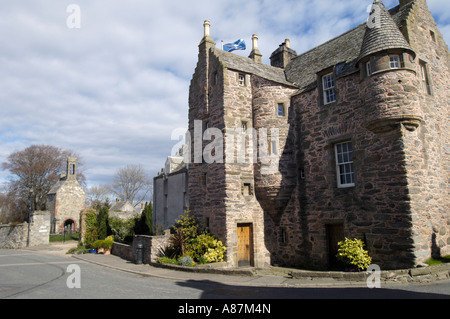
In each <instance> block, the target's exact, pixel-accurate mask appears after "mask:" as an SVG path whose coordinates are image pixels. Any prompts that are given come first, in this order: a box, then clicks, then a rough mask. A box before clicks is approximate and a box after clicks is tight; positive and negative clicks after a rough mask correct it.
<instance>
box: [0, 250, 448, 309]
mask: <svg viewBox="0 0 450 319" xmlns="http://www.w3.org/2000/svg"><path fill="white" fill-rule="evenodd" d="M67 249H68V248H67ZM67 249H65V248H64V250H54V251H52V250H0V299H159V300H161V299H172V300H200V299H239V300H262V299H264V300H271V299H273V300H275V299H278V300H289V299H290V300H296V299H450V280H443V281H438V282H435V283H432V284H429V285H394V286H386V287H382V288H381V289H369V288H367V287H361V286H348V287H345V286H340V287H336V286H334V287H333V286H330V285H328V286H327V285H325V284H324V286H323V287H319V286H317V287H311V286H307V285H302V283H300V282H296V284H291V281H289V279H286V278H282V280H281V281H280V278H274V277H273V276H267V277H259V278H249V277H239V276H226V275H222V276H221V275H215V274H193V273H184V272H178V271H165V270H161V269H157V268H155V269H153V268H151V267H150V266H148V265H141V266H140V267H141V268H137V265H134V264H130V263H129V262H126V261H124V260H121V259H120V258H118V257H116V256H111V258H109V259H108V258H102V257H103V256H97V257H95V258H98V259H96V260H98V261H101V262H106V261H107V260H111V261H114V264H113V263H112V262H110V265H109V266H108V265H107V267H105V266H101V265H99V263H93V262H90V261H88V260H82V259H78V258H73V257H72V256H70V255H65V254H64V253H62V252H63V251H67ZM104 257H107V256H104ZM118 263H121V265H119V264H118ZM73 265H75V266H73ZM125 267H129V268H130V269H131V268H133V269H145V271H148V270H149V269H151V270H152V271H154V273H152V274H150V275H149V274H148V273H147V274H144V273H143V272H142V273H141V274H140V273H139V272H138V271H134V270H133V271H132V272H128V271H123V270H124V269H125ZM117 269H121V270H117ZM292 283H295V281H294V282H292ZM77 285H78V286H77ZM78 287H79V288H78Z"/></svg>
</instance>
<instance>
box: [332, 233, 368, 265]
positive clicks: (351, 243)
mask: <svg viewBox="0 0 450 319" xmlns="http://www.w3.org/2000/svg"><path fill="white" fill-rule="evenodd" d="M338 245H339V249H338V254H337V257H338V258H339V259H340V260H342V261H343V262H344V263H346V264H348V265H352V266H356V267H357V268H359V269H361V270H364V269H367V267H369V265H370V264H371V263H372V258H371V257H370V256H369V253H368V252H367V250H365V249H364V243H363V241H362V240H361V239H348V238H345V240H344V241H341V242H339V243H338Z"/></svg>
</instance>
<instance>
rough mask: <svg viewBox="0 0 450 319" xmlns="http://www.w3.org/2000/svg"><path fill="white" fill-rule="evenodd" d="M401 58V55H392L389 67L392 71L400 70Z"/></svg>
mask: <svg viewBox="0 0 450 319" xmlns="http://www.w3.org/2000/svg"><path fill="white" fill-rule="evenodd" d="M400 65H401V62H400V56H399V55H391V56H390V57H389V66H390V67H391V69H400Z"/></svg>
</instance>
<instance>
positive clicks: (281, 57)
mask: <svg viewBox="0 0 450 319" xmlns="http://www.w3.org/2000/svg"><path fill="white" fill-rule="evenodd" d="M296 56H297V52H295V51H294V50H292V49H291V41H290V40H289V39H286V40H284V42H283V43H282V44H280V47H279V48H278V49H276V50H275V51H274V52H273V53H272V55H271V56H270V65H272V66H275V67H277V68H282V69H284V68H285V67H286V66H287V65H288V64H289V62H291V60H292V59H293V58H295V57H296Z"/></svg>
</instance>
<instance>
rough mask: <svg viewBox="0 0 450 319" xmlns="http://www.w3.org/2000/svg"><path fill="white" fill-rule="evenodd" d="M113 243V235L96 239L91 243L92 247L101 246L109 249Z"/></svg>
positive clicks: (97, 247)
mask: <svg viewBox="0 0 450 319" xmlns="http://www.w3.org/2000/svg"><path fill="white" fill-rule="evenodd" d="M113 243H114V239H113V236H108V237H106V238H105V239H99V240H96V241H95V242H94V243H93V244H92V247H93V248H96V249H99V248H103V249H105V250H110V249H111V248H112V246H113Z"/></svg>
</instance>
